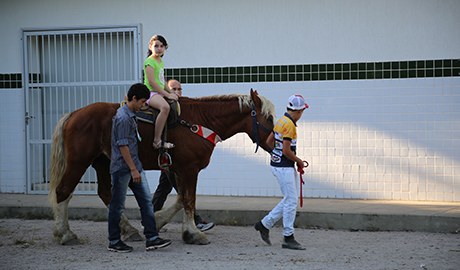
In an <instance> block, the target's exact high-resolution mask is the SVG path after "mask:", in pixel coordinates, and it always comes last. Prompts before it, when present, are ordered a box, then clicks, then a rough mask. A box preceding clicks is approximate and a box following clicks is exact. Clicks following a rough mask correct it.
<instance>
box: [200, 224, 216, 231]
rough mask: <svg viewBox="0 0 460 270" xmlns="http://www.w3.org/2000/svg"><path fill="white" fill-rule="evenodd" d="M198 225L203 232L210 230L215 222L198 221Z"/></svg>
mask: <svg viewBox="0 0 460 270" xmlns="http://www.w3.org/2000/svg"><path fill="white" fill-rule="evenodd" d="M196 227H197V228H198V230H200V231H201V232H205V231H209V230H210V229H212V228H214V222H207V223H205V222H203V223H198V224H196Z"/></svg>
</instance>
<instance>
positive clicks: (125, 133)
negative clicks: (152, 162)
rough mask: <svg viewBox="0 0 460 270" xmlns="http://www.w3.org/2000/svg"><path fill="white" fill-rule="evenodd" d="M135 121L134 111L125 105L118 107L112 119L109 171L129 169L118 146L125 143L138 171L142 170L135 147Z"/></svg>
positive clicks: (136, 132)
mask: <svg viewBox="0 0 460 270" xmlns="http://www.w3.org/2000/svg"><path fill="white" fill-rule="evenodd" d="M137 134H138V131H137V121H136V116H135V115H134V113H133V112H132V111H131V110H130V109H129V108H128V106H127V105H125V106H123V107H121V108H119V109H118V110H117V114H116V115H115V116H114V117H113V119H112V157H111V162H110V173H115V172H118V171H121V170H127V171H130V169H129V167H128V165H127V164H126V162H125V159H124V158H123V156H122V155H121V152H120V146H124V145H127V146H128V148H129V153H130V154H131V158H132V159H133V161H134V164H135V165H136V168H137V170H138V171H139V172H142V164H141V161H140V160H139V154H138V148H137Z"/></svg>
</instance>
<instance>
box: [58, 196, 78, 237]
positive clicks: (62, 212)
mask: <svg viewBox="0 0 460 270" xmlns="http://www.w3.org/2000/svg"><path fill="white" fill-rule="evenodd" d="M71 198H72V195H69V196H68V198H67V199H65V200H64V201H62V202H60V203H58V204H56V206H55V207H54V221H55V223H54V230H53V236H54V239H55V240H56V242H58V243H59V244H61V245H74V244H78V239H77V235H76V234H75V233H73V232H72V231H71V230H70V227H69V215H68V212H69V211H68V210H69V201H70V199H71Z"/></svg>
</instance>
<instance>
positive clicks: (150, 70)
mask: <svg viewBox="0 0 460 270" xmlns="http://www.w3.org/2000/svg"><path fill="white" fill-rule="evenodd" d="M145 72H146V74H147V79H148V81H149V84H150V86H152V88H153V90H155V91H156V92H158V93H160V94H162V95H163V96H165V97H166V98H169V99H174V100H177V95H176V94H174V93H170V92H171V90H170V89H169V87H168V85H165V88H164V89H163V88H162V87H161V86H160V85H159V84H158V83H157V82H156V81H155V70H154V69H153V67H152V66H147V67H146V68H145Z"/></svg>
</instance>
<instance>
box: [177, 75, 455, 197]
mask: <svg viewBox="0 0 460 270" xmlns="http://www.w3.org/2000/svg"><path fill="white" fill-rule="evenodd" d="M259 85H260V86H258V89H259V93H261V94H262V95H264V96H266V97H268V98H269V99H270V100H272V101H274V103H275V106H276V108H277V116H278V117H279V116H280V115H282V114H283V112H284V109H285V104H284V101H285V100H287V97H288V96H289V95H291V94H294V93H301V94H303V95H304V96H305V97H306V98H307V101H308V103H309V105H310V108H309V109H308V110H307V111H305V113H304V116H303V118H302V120H301V121H300V122H299V123H298V133H299V135H298V136H299V149H298V155H299V156H300V157H304V158H305V159H307V160H308V161H309V162H310V167H309V168H308V169H307V170H306V175H305V176H304V178H305V180H306V185H305V186H304V194H306V196H308V197H327V198H360V199H389V200H430V201H459V199H460V195H459V194H460V153H459V150H460V79H459V78H440V79H437V78H432V79H404V80H369V81H329V82H304V83H278V84H277V83H266V84H259ZM245 86H246V85H245V84H236V85H228V84H227V85H217V84H213V85H186V87H184V88H185V89H186V91H187V93H189V94H190V96H202V95H208V94H211V93H212V94H219V93H232V92H239V93H245V89H249V88H251V87H254V85H252V86H251V85H249V84H248V85H247V87H245ZM253 150H254V145H252V142H251V141H250V139H249V138H248V137H247V136H246V135H237V136H235V137H233V138H231V139H229V140H227V141H226V142H223V143H222V144H220V145H218V147H217V148H216V152H215V153H214V155H213V158H212V161H211V165H210V166H209V168H207V169H206V170H205V171H203V172H202V173H201V175H200V180H199V184H198V193H200V194H212V195H253V196H273V195H281V194H280V191H279V187H278V184H277V181H276V179H275V178H274V177H273V176H272V175H271V173H270V170H269V166H268V161H269V160H268V155H267V154H266V153H258V154H253Z"/></svg>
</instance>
